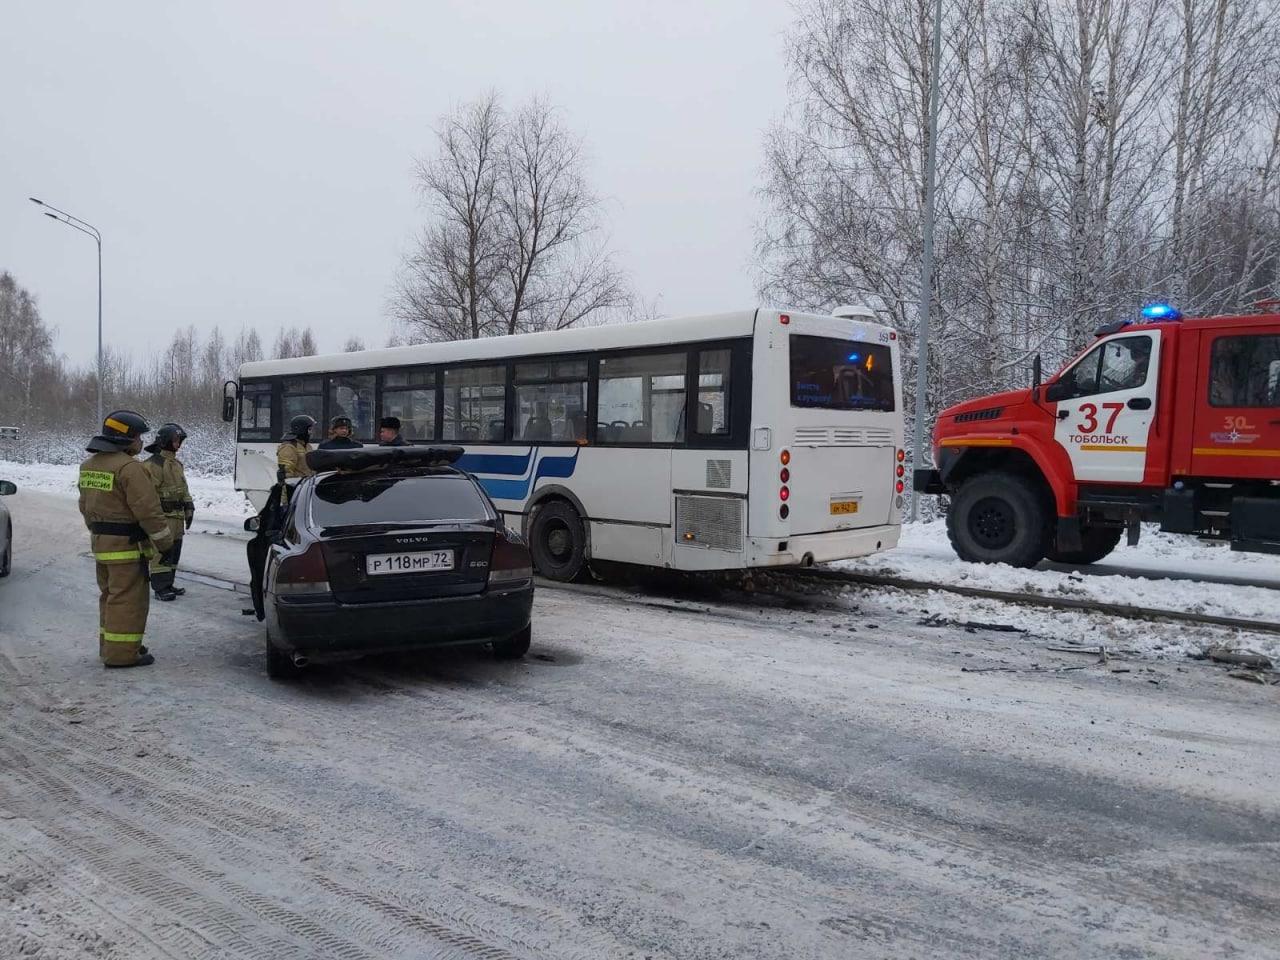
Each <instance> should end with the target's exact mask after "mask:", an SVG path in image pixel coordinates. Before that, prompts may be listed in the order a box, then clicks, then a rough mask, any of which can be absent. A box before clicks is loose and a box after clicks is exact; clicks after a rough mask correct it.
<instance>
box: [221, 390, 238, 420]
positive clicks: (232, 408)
mask: <svg viewBox="0 0 1280 960" xmlns="http://www.w3.org/2000/svg"><path fill="white" fill-rule="evenodd" d="M237 392H238V391H237V389H236V382H235V381H234V380H228V381H227V382H226V383H224V384H223V385H222V419H223V421H224V422H225V423H235V419H236V393H237Z"/></svg>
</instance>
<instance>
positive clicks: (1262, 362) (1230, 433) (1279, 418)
mask: <svg viewBox="0 0 1280 960" xmlns="http://www.w3.org/2000/svg"><path fill="white" fill-rule="evenodd" d="M1200 350H1201V354H1200V363H1199V367H1200V378H1199V379H1200V382H1199V383H1197V384H1196V413H1195V427H1194V430H1193V433H1192V438H1191V472H1192V473H1193V474H1194V475H1196V476H1200V477H1231V478H1239V479H1246V478H1253V479H1258V480H1280V334H1277V333H1271V332H1269V331H1267V330H1259V329H1257V328H1256V327H1255V328H1253V329H1250V328H1247V327H1237V328H1234V329H1232V328H1230V327H1223V328H1222V329H1220V330H1219V329H1215V330H1213V331H1212V333H1205V334H1203V335H1202V339H1201V346H1200Z"/></svg>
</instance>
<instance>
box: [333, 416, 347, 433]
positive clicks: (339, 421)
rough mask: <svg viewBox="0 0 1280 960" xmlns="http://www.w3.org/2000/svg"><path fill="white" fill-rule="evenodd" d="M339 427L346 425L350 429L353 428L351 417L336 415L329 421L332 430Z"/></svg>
mask: <svg viewBox="0 0 1280 960" xmlns="http://www.w3.org/2000/svg"><path fill="white" fill-rule="evenodd" d="M338 427H346V428H347V429H348V430H350V429H352V426H351V418H350V417H334V418H333V419H332V420H330V421H329V429H330V430H335V429H337V428H338Z"/></svg>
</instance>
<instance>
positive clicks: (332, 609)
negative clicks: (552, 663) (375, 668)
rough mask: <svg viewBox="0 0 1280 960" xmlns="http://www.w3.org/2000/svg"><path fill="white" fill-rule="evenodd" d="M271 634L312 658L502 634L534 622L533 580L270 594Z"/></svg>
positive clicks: (286, 646) (460, 641)
mask: <svg viewBox="0 0 1280 960" xmlns="http://www.w3.org/2000/svg"><path fill="white" fill-rule="evenodd" d="M269 601H272V602H269V603H268V605H267V607H268V617H269V619H270V621H271V635H272V636H271V639H272V642H273V643H275V645H276V646H277V647H279V648H281V649H282V650H286V651H297V652H302V653H305V654H306V655H307V656H308V657H309V658H310V659H312V660H322V659H326V658H330V657H332V658H333V659H341V658H343V657H351V656H362V655H364V654H368V653H381V652H389V651H394V650H413V649H420V648H426V647H444V646H456V645H461V644H469V643H484V642H485V641H487V640H499V639H503V638H506V637H509V636H511V635H512V634H514V633H518V632H519V631H520V630H523V629H524V628H525V627H526V626H528V625H529V619H530V616H531V615H532V612H533V585H532V583H530V584H528V585H526V586H523V587H520V588H517V589H513V590H504V591H501V592H497V591H488V590H486V591H485V592H483V593H477V594H471V595H469V596H463V597H441V598H438V599H431V600H400V601H395V602H391V603H360V604H350V603H338V602H336V601H333V600H329V599H326V600H324V601H315V600H308V601H296V600H282V599H280V598H275V597H273V598H269Z"/></svg>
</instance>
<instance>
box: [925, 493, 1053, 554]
mask: <svg viewBox="0 0 1280 960" xmlns="http://www.w3.org/2000/svg"><path fill="white" fill-rule="evenodd" d="M947 536H948V538H949V539H950V540H951V546H952V547H953V548H955V551H956V554H957V555H958V556H959V557H960V559H961V560H968V561H970V562H971V563H1007V564H1009V565H1010V566H1014V567H1034V566H1035V565H1036V564H1037V563H1039V562H1040V561H1041V560H1043V559H1044V555H1045V552H1046V550H1047V549H1048V546H1049V540H1050V533H1049V510H1048V507H1047V505H1046V504H1045V502H1044V501H1043V500H1042V499H1041V497H1040V495H1039V493H1038V491H1036V490H1035V489H1033V488H1032V486H1031V484H1030V483H1028V482H1027V481H1026V480H1024V479H1023V478H1021V477H1017V476H1014V475H1013V474H1009V473H982V474H978V475H977V476H975V477H971V478H970V479H968V480H966V481H965V482H964V483H963V484H961V486H960V489H959V490H957V491H956V493H955V496H954V497H952V499H951V509H950V510H949V511H948V512H947Z"/></svg>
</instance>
